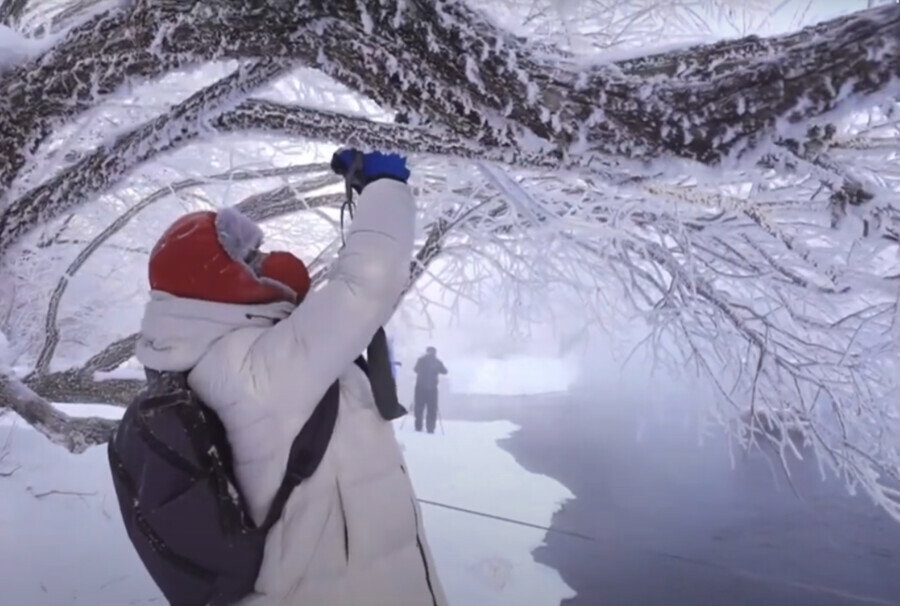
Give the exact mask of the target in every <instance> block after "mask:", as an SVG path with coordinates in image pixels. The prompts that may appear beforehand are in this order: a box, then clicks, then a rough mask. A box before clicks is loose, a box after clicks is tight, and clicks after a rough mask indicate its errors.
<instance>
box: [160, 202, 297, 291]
mask: <svg viewBox="0 0 900 606" xmlns="http://www.w3.org/2000/svg"><path fill="white" fill-rule="evenodd" d="M262 240H263V233H262V230H261V229H260V228H259V226H258V225H256V224H255V223H254V222H253V221H251V220H250V219H248V218H247V217H245V216H244V215H242V214H240V213H239V212H238V211H236V210H234V209H225V210H222V211H220V212H219V213H214V212H210V211H201V212H194V213H190V214H187V215H184V216H183V217H181V218H180V219H178V220H177V221H175V222H174V223H173V224H172V225H171V226H170V227H169V229H167V230H166V231H165V233H163V235H162V237H161V238H160V239H159V241H158V242H157V243H156V246H154V247H153V250H152V251H151V252H150V265H149V277H150V288H151V289H153V290H161V291H163V292H167V293H169V294H171V295H174V296H176V297H183V298H188V299H200V300H203V301H214V302H216V303H234V304H241V305H255V304H261V303H273V302H275V301H291V302H293V303H299V302H300V301H302V300H303V298H304V297H305V296H306V294H307V293H308V292H309V288H310V279H309V272H308V271H307V269H306V265H304V264H303V261H301V260H300V259H298V258H297V257H295V256H294V255H292V254H291V253H288V252H273V253H269V254H260V253H259V246H260V245H261V244H262ZM254 259H256V260H257V261H254Z"/></svg>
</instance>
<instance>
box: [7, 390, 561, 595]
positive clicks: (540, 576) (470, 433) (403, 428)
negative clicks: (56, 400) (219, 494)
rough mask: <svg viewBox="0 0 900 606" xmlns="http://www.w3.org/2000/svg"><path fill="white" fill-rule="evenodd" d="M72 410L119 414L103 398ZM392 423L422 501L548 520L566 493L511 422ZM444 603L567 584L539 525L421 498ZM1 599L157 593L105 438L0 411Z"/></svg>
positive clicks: (552, 590)
mask: <svg viewBox="0 0 900 606" xmlns="http://www.w3.org/2000/svg"><path fill="white" fill-rule="evenodd" d="M64 410H65V411H66V412H68V413H69V414H84V415H97V414H102V415H103V416H110V417H116V416H118V413H119V411H118V410H117V409H114V408H110V407H105V406H94V405H91V406H87V405H82V406H71V405H67V406H65V407H64ZM411 425H412V423H411V421H407V422H405V423H404V422H402V421H398V422H396V426H397V433H398V436H399V438H400V440H401V442H402V443H403V445H404V450H405V455H406V459H407V464H408V466H409V469H410V473H411V475H412V478H413V481H414V483H415V487H416V491H417V493H418V496H419V497H420V498H421V499H423V500H427V501H431V502H435V503H442V504H445V505H449V506H451V507H456V508H463V509H468V510H471V511H473V512H482V513H487V514H491V515H495V516H503V517H507V518H510V519H515V520H519V521H522V522H527V523H530V524H537V525H542V526H548V525H549V524H550V521H551V517H552V515H553V513H554V512H555V511H556V510H557V509H558V508H559V506H560V505H561V504H562V502H563V501H565V500H566V499H569V498H571V497H572V494H571V493H570V492H569V490H568V489H566V488H565V487H564V486H563V485H561V484H560V483H559V482H557V481H555V480H553V479H551V478H548V477H546V476H541V475H537V474H533V473H530V472H528V471H526V470H525V469H523V468H522V467H521V466H519V465H518V463H516V461H515V459H514V458H513V457H512V456H511V455H509V454H508V453H507V452H505V451H503V450H502V449H500V447H499V446H498V445H497V441H498V440H499V439H502V438H504V437H506V436H508V435H509V434H511V433H512V432H513V431H515V430H516V427H515V426H514V425H513V424H511V423H508V422H494V423H468V422H453V421H448V422H444V424H443V427H444V433H441V432H440V431H439V432H438V433H437V434H435V435H427V434H416V433H415V432H413V431H412V427H411ZM422 508H423V514H424V516H425V523H426V526H427V531H428V535H429V540H430V542H431V544H432V548H433V550H434V554H435V558H436V560H437V564H438V566H439V568H440V571H441V575H442V579H443V583H444V585H445V587H446V589H447V592H448V594H449V598H450V602H451V604H452V605H453V606H476V605H477V606H556V605H557V604H559V602H560V601H561V600H563V599H565V598H567V597H571V596H572V595H574V592H573V591H572V590H571V589H570V588H569V587H568V586H567V585H566V584H565V583H564V582H563V581H562V579H561V578H560V576H559V574H558V573H557V572H556V571H555V570H552V569H550V568H548V567H546V566H543V565H541V564H538V563H536V562H535V561H534V560H533V558H532V556H531V551H532V550H533V549H534V548H536V547H537V546H539V545H540V544H541V542H542V541H543V537H544V533H543V531H541V530H537V529H531V528H527V527H523V526H521V525H517V524H513V523H509V522H501V521H497V520H494V519H488V518H485V517H481V516H478V515H475V514H474V513H464V512H461V511H457V510H454V509H448V508H444V507H439V506H435V505H431V504H423V505H422ZM0 592H2V596H3V597H2V600H0V603H2V604H4V605H7V604H8V605H9V606H62V605H63V604H73V605H74V604H85V605H90V606H124V605H128V604H154V605H157V606H158V605H161V604H162V603H163V601H162V598H161V596H160V594H159V593H158V592H157V590H156V589H155V587H154V586H153V583H152V582H151V580H150V578H149V577H148V576H147V574H146V573H145V572H144V569H143V568H142V567H141V564H140V561H139V560H138V559H137V556H136V555H135V554H134V552H133V551H132V549H131V545H130V543H129V542H128V539H127V537H126V535H125V533H124V529H123V527H122V522H121V519H120V517H119V511H118V508H117V506H116V499H115V494H114V492H113V488H112V485H111V483H110V479H109V472H108V468H107V464H106V453H105V449H104V448H102V447H98V448H92V449H90V450H89V451H87V452H85V453H84V454H81V455H71V454H69V453H67V452H66V451H64V450H63V449H61V448H59V447H57V446H54V445H52V444H50V443H49V442H48V441H47V440H46V439H45V438H43V437H42V436H40V435H39V434H38V433H36V432H35V431H33V430H32V429H30V428H29V427H28V426H27V425H25V424H24V423H23V422H22V421H21V420H19V419H18V418H17V417H15V416H14V415H12V414H7V415H5V416H2V417H0Z"/></svg>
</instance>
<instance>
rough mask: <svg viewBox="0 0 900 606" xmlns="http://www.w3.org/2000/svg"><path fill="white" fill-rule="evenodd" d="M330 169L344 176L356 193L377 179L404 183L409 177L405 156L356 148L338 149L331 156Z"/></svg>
mask: <svg viewBox="0 0 900 606" xmlns="http://www.w3.org/2000/svg"><path fill="white" fill-rule="evenodd" d="M331 170H333V171H334V172H335V173H337V174H339V175H341V176H342V177H344V178H345V179H346V180H347V182H348V183H349V184H350V186H351V187H353V189H354V190H356V193H361V192H362V190H363V189H364V188H365V187H366V185H368V184H369V183H371V182H373V181H377V180H378V179H392V180H394V181H400V182H401V183H406V182H407V180H408V179H409V169H408V168H407V167H406V158H404V157H403V156H400V155H398V154H385V153H382V152H378V151H376V152H369V153H362V152H361V151H359V150H357V149H342V150H339V151H337V152H335V154H334V155H333V156H332V157H331Z"/></svg>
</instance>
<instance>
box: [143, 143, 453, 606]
mask: <svg viewBox="0 0 900 606" xmlns="http://www.w3.org/2000/svg"><path fill="white" fill-rule="evenodd" d="M354 153H355V152H353V150H348V151H346V152H342V153H340V154H336V155H335V160H334V162H333V166H335V170H336V171H338V170H339V169H343V170H345V171H347V170H349V169H350V167H349V166H348V164H349V163H350V162H351V161H352V160H353V159H354V158H357V159H361V160H362V166H361V167H358V168H359V171H358V173H359V176H360V178H359V179H358V181H357V182H356V183H355V184H354V186H355V187H356V189H357V190H358V191H360V192H361V193H360V196H359V199H358V204H357V209H356V212H355V217H354V219H353V223H352V225H351V227H350V229H349V233H348V234H347V236H346V244H345V246H344V248H343V249H342V250H341V252H340V253H339V255H338V259H337V262H336V263H335V265H334V266H333V268H332V269H331V272H330V274H329V275H328V278H327V281H326V283H325V284H324V285H323V286H321V287H320V288H318V289H317V290H313V291H311V292H308V291H309V290H310V281H309V275H308V273H307V270H306V267H305V266H304V265H303V263H302V262H301V261H300V260H299V259H297V258H296V257H294V256H293V255H291V254H289V253H284V252H276V253H268V254H266V253H262V252H260V250H259V248H260V245H261V243H262V231H261V230H260V229H259V227H258V226H257V225H255V224H254V223H253V222H252V221H250V220H249V219H247V218H246V217H244V216H242V215H240V214H239V213H237V212H236V211H234V210H226V211H221V212H219V213H212V212H200V213H192V214H190V215H187V216H185V217H182V218H181V219H179V220H178V221H176V222H175V224H173V225H172V226H171V227H170V228H169V229H168V230H167V231H166V233H165V234H164V235H163V237H162V238H161V239H160V240H159V242H158V243H157V245H156V246H155V247H154V250H153V251H152V253H151V258H150V268H149V273H150V285H151V299H150V302H149V303H148V304H147V307H146V310H145V314H144V318H143V321H142V324H141V337H140V340H139V342H138V344H137V348H136V355H137V358H138V360H139V361H140V362H141V363H142V364H143V365H144V366H145V367H148V368H153V369H156V370H160V371H176V372H184V371H189V374H188V384H189V385H190V387H191V388H192V389H193V390H194V391H195V392H196V394H197V395H198V396H199V397H200V399H201V400H203V402H204V403H206V404H207V405H208V406H209V407H210V408H212V409H213V410H214V411H215V412H216V413H217V415H218V416H219V418H220V419H221V421H222V423H223V424H224V426H225V429H226V432H227V435H228V441H229V442H230V444H231V447H232V451H233V458H234V460H233V465H234V471H235V476H236V478H237V481H238V484H239V485H240V488H241V490H242V492H243V494H244V497H245V499H246V500H247V503H248V505H249V507H250V511H251V514H252V516H253V518H254V520H255V521H256V522H257V523H258V524H259V523H261V522H262V520H263V519H264V518H265V515H266V513H267V511H268V509H269V505H270V503H271V501H272V498H273V496H274V494H275V491H276V490H277V488H278V486H279V484H280V483H281V481H282V475H283V472H284V469H285V465H286V462H287V458H288V453H289V451H290V447H291V444H292V442H293V440H294V438H295V437H296V436H297V434H298V433H299V431H300V429H301V428H302V427H303V425H304V423H305V422H306V420H307V419H308V418H309V416H310V414H311V413H312V411H313V410H314V408H315V407H316V405H317V403H318V402H319V401H320V399H321V398H322V396H323V395H324V393H325V391H326V390H327V389H328V387H329V386H330V385H331V384H332V383H333V382H334V380H335V379H339V382H340V400H339V409H338V417H337V422H336V425H335V429H334V433H333V435H332V438H331V442H330V444H329V446H328V449H327V450H326V452H325V455H324V458H323V459H322V462H321V463H320V465H319V467H318V469H317V470H316V471H315V473H314V474H313V475H312V477H310V478H309V479H308V480H305V481H304V482H303V483H302V484H301V485H300V486H299V487H298V488H297V489H295V490H294V492H293V493H292V495H291V497H290V499H289V500H288V502H287V505H286V507H285V509H284V512H283V514H282V516H281V519H280V521H279V522H278V523H277V524H276V525H275V526H274V527H273V528H272V529H271V531H270V532H269V535H268V536H267V539H266V548H265V555H264V558H263V562H262V566H261V569H260V573H259V576H258V578H257V581H256V587H255V590H256V592H257V593H256V594H254V595H252V596H250V597H248V598H245V599H244V600H243V601H242V602H241V606H279V605H285V606H286V605H291V606H446V604H447V600H446V597H445V595H444V591H443V589H442V587H441V584H440V580H439V579H438V574H437V570H436V568H435V564H434V560H433V558H432V555H431V551H430V548H429V546H428V542H427V541H426V538H425V532H424V529H423V526H422V515H421V511H420V509H419V505H418V503H417V501H416V498H415V494H414V492H413V488H412V485H411V483H410V479H409V477H408V475H407V473H406V469H405V465H404V460H403V456H402V454H401V451H400V448H399V445H398V443H397V440H396V438H395V436H394V432H393V427H392V426H391V424H390V423H389V422H387V421H385V420H384V419H383V418H382V417H381V416H380V415H379V413H378V411H377V410H376V407H375V402H374V398H373V394H372V390H371V387H370V385H369V382H368V379H367V377H366V375H365V373H364V372H363V371H362V370H360V369H359V368H358V367H357V366H356V365H355V364H354V360H355V359H356V358H357V357H358V356H359V355H360V353H361V352H363V351H364V350H365V348H366V346H367V345H368V343H369V341H370V340H371V338H372V335H373V334H374V333H375V332H376V330H377V329H378V328H379V327H381V326H382V325H384V324H385V323H387V321H388V320H389V318H390V317H391V315H392V313H393V311H394V309H395V307H396V305H397V304H398V302H399V300H400V298H401V295H402V292H403V290H404V287H405V286H406V284H407V280H408V279H409V267H410V261H411V258H412V252H413V236H414V223H415V204H414V201H413V198H412V194H411V192H410V189H409V187H408V185H407V184H406V181H407V179H408V177H409V171H408V170H407V168H406V164H405V160H404V159H403V158H402V157H400V156H396V155H385V154H380V153H372V154H365V155H362V154H356V155H353V154H354ZM357 161H358V160H357ZM298 303H299V304H298Z"/></svg>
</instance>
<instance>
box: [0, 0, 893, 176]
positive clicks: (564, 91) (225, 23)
mask: <svg viewBox="0 0 900 606" xmlns="http://www.w3.org/2000/svg"><path fill="white" fill-rule="evenodd" d="M898 12H900V11H897V10H896V7H893V6H887V7H881V8H877V9H872V10H869V11H865V12H861V13H858V14H855V15H851V16H848V17H842V18H839V19H835V20H832V21H830V22H827V23H824V24H820V25H818V26H816V28H815V29H814V30H808V31H806V32H805V33H803V34H794V35H791V36H784V37H781V38H776V39H773V40H770V41H767V42H760V41H758V40H757V39H751V40H742V41H732V42H731V43H721V44H718V45H714V47H712V48H707V47H702V46H701V47H695V48H694V49H691V50H690V51H685V52H684V53H681V54H680V55H679V63H678V65H679V66H681V67H682V69H680V70H679V72H677V73H675V74H674V75H672V76H671V77H663V76H661V75H658V76H657V77H656V78H654V79H648V78H647V77H646V70H645V67H646V65H647V63H646V62H645V63H643V64H642V63H640V62H639V61H629V62H623V63H622V64H621V65H616V64H610V65H599V66H584V65H575V64H566V63H563V62H561V55H560V54H547V53H545V54H541V53H539V52H533V51H532V50H531V49H530V48H529V47H528V45H527V44H526V43H525V42H524V41H523V40H521V39H518V38H515V37H514V36H512V35H511V34H509V33H507V32H505V31H503V30H501V29H499V28H497V27H496V26H494V25H493V24H492V23H491V22H490V21H489V20H488V19H486V18H485V17H484V16H483V15H482V14H481V13H479V12H477V11H474V10H472V9H470V8H469V7H468V6H467V4H466V3H464V2H463V1H462V0H443V1H437V2H431V1H428V2H426V1H424V0H420V1H416V2H405V3H403V4H402V6H401V5H400V4H399V3H396V2H385V1H383V0H365V1H360V2H357V1H356V0H341V1H337V0H336V1H335V2H329V3H266V4H263V5H257V4H252V3H251V4H245V3H220V2H216V3H212V2H204V1H194V2H180V3H170V2H158V1H157V2H153V1H150V0H145V1H139V2H135V3H133V4H131V5H128V6H122V7H118V8H116V9H113V10H110V11H108V12H106V13H104V14H102V15H101V16H98V17H96V18H94V19H92V20H91V21H89V22H87V23H85V24H84V25H82V26H80V27H77V28H75V29H74V30H73V31H72V32H70V33H69V35H68V36H67V38H66V40H65V41H64V42H63V43H61V44H60V45H59V47H58V48H57V49H55V50H54V52H53V53H48V54H45V55H44V56H42V57H40V58H38V59H36V60H35V61H32V62H29V63H26V64H25V65H22V66H20V67H19V68H17V69H15V70H12V72H10V73H8V74H5V75H4V76H3V77H2V78H0V101H2V102H3V103H4V105H5V107H3V108H0V109H3V110H4V111H3V112H0V132H4V133H7V132H8V133H9V134H8V135H4V139H5V141H4V148H5V149H4V154H0V156H3V157H2V160H0V192H2V191H3V190H4V189H5V188H6V187H8V185H9V184H10V183H11V182H12V179H13V178H14V177H15V175H16V174H17V173H18V172H19V170H20V169H21V167H22V166H23V165H24V162H25V159H26V157H27V154H28V153H30V152H31V151H33V150H34V149H35V147H36V145H37V144H38V143H39V142H40V141H41V140H42V139H43V138H44V137H45V136H46V134H47V132H49V130H50V129H51V128H52V127H53V126H54V125H55V124H58V123H59V121H60V120H63V119H67V118H72V117H73V116H75V115H77V114H78V113H80V112H81V111H84V110H85V109H86V108H88V107H91V106H93V105H95V104H96V103H98V102H100V101H101V100H102V99H104V98H106V97H107V96H108V95H109V94H110V93H111V92H113V91H114V90H116V89H117V88H118V87H119V86H120V85H121V84H122V83H124V82H125V81H126V79H127V78H129V77H154V76H158V75H161V74H164V73H167V72H168V71H170V70H172V69H176V68H179V67H184V66H187V65H191V64H195V63H198V62H204V61H211V60H217V59H223V58H266V59H273V60H276V59H292V60H296V61H298V62H300V63H303V64H305V65H308V66H311V67H315V68H317V69H320V70H322V71H323V72H324V73H326V74H328V75H330V76H332V77H334V78H335V79H337V80H338V81H340V82H342V83H344V84H346V85H348V86H349V87H350V88H351V89H353V90H355V91H357V92H360V93H362V94H365V95H367V96H369V97H371V98H373V99H374V100H376V101H377V102H379V103H380V104H382V105H383V106H385V107H389V108H393V109H395V110H397V111H398V112H400V115H401V118H402V120H403V121H406V122H409V123H413V124H429V125H430V126H431V127H438V128H440V129H441V130H444V131H450V132H452V133H455V134H457V135H459V136H462V137H464V138H466V139H471V140H475V141H478V142H479V144H481V145H483V146H485V147H489V148H492V149H503V150H506V151H507V153H510V154H514V153H523V152H526V151H527V152H529V153H543V154H545V155H549V156H555V157H557V158H564V157H573V158H577V159H578V161H579V162H580V163H581V164H583V165H591V166H594V165H597V166H600V165H609V164H610V163H613V162H614V158H615V157H621V156H624V157H628V158H635V159H653V158H658V157H661V156H668V155H675V156H680V157H685V158H691V159H696V160H700V161H701V162H708V163H714V162H717V161H719V160H721V159H722V158H723V157H724V156H726V155H729V154H733V153H735V152H740V151H742V150H745V149H749V148H754V147H756V146H757V145H758V144H760V143H762V142H763V141H765V140H766V139H767V138H769V137H771V136H773V135H774V134H775V133H774V130H775V128H776V126H778V125H780V124H782V123H784V124H798V123H801V122H803V121H806V120H808V119H810V118H814V117H818V116H822V115H824V114H829V115H831V114H833V112H834V111H835V110H846V109H851V108H852V107H854V106H855V103H857V101H858V100H859V99H860V98H863V97H867V96H869V97H872V101H873V102H874V101H877V100H878V99H884V98H888V97H889V95H891V94H893V91H892V85H893V83H894V82H895V81H896V79H897V77H898V71H900V49H898V46H897V44H896V40H897V38H898V36H900V16H898ZM375 32H377V34H376V33H375ZM772 49H777V52H776V54H775V55H774V56H773V55H772V54H771V51H772ZM710 56H713V57H715V60H710V59H709V57H710ZM472 57H478V60H477V61H475V60H472V59H471V58H472ZM723 57H724V58H725V59H723ZM648 61H649V63H653V60H652V58H650V59H648ZM710 66H714V68H713V67H710ZM113 67H114V69H113ZM629 70H630V71H629ZM703 70H706V71H703ZM681 72H685V74H686V75H685V76H684V77H682V75H681ZM701 72H702V75H703V77H702V78H701V77H698V76H697V74H698V73H701ZM38 95H39V96H40V103H38V97H37V96H38Z"/></svg>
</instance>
